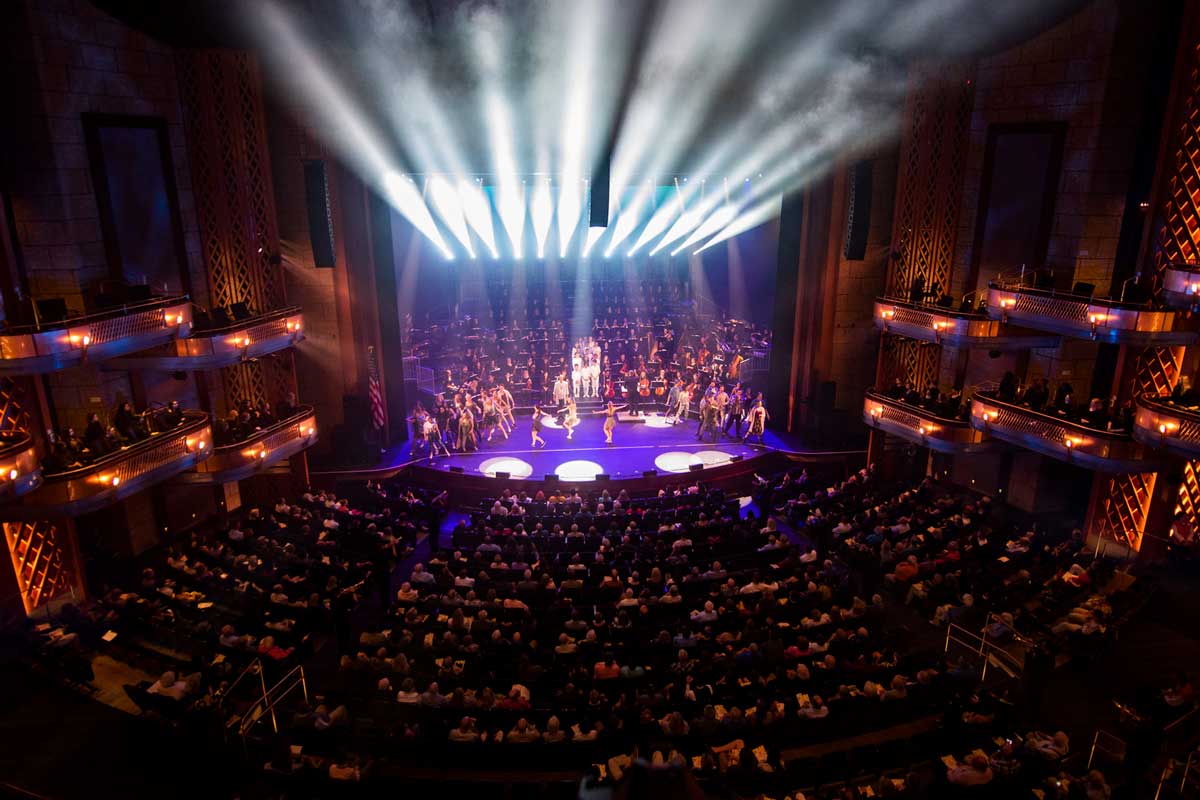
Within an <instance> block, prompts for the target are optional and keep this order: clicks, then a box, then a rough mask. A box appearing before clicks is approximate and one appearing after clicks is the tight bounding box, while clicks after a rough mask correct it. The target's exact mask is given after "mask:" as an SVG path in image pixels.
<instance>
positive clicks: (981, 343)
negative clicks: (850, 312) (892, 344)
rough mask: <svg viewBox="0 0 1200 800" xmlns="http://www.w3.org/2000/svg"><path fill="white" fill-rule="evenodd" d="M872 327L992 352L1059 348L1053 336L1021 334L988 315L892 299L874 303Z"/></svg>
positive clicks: (910, 337)
mask: <svg viewBox="0 0 1200 800" xmlns="http://www.w3.org/2000/svg"><path fill="white" fill-rule="evenodd" d="M875 327H876V328H879V329H880V330H883V331H887V332H888V333H894V334H898V335H900V336H906V337H908V338H909V339H920V340H921V341H925V342H936V343H938V344H946V345H950V346H952V347H987V348H990V349H994V350H1005V349H1020V350H1023V349H1026V348H1030V347H1058V345H1059V337H1058V336H1055V335H1054V334H1049V333H1041V332H1038V331H1030V330H1024V329H1021V328H1016V327H1012V326H1008V325H1004V324H1003V323H1001V321H1000V320H999V319H993V318H991V317H989V316H988V315H987V314H977V313H967V312H963V311H955V310H953V309H949V308H942V307H941V306H934V305H927V304H924V303H910V302H908V301H906V300H900V299H897V298H892V297H880V298H877V299H876V300H875Z"/></svg>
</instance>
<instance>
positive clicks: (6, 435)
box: [0, 431, 33, 459]
mask: <svg viewBox="0 0 1200 800" xmlns="http://www.w3.org/2000/svg"><path fill="white" fill-rule="evenodd" d="M32 446H33V437H32V436H30V435H29V434H28V433H26V432H25V431H0V459H2V458H6V457H8V456H11V455H15V454H17V453H20V452H22V451H25V450H28V449H29V448H30V447H32Z"/></svg>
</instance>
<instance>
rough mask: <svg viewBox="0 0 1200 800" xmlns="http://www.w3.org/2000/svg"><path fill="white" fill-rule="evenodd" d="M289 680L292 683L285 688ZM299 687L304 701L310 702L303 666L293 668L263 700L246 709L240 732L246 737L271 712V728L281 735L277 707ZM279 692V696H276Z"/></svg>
mask: <svg viewBox="0 0 1200 800" xmlns="http://www.w3.org/2000/svg"><path fill="white" fill-rule="evenodd" d="M294 675H298V677H296V678H293V677H292V676H294ZM289 680H291V681H292V682H291V683H290V684H288V685H287V686H284V685H283V684H284V683H285V682H286V681H289ZM297 686H299V687H300V688H301V689H302V690H303V692H304V701H305V702H308V682H307V680H305V677H304V666H303V665H298V666H295V667H293V668H292V669H291V670H290V671H289V672H288V673H287V674H285V675H284V676H283V677H282V678H280V679H279V682H278V683H276V684H275V685H274V686H272V687H271V688H270V689H267V690H266V692H264V693H263V696H262V697H261V698H259V699H258V700H256V701H254V704H253V705H252V706H250V708H248V709H246V712H245V713H244V714H242V718H241V720H240V721H239V723H238V732H239V733H240V734H242V735H243V736H244V735H245V734H246V731H248V730H250V728H252V727H254V723H256V722H258V721H259V720H260V719H262V718H263V716H264V715H265V714H267V713H268V712H270V714H271V727H272V728H273V729H274V731H275V733H279V721H278V720H277V719H276V717H275V706H277V705H278V704H279V703H280V702H282V701H283V699H284V698H285V697H287V696H288V695H289V694H291V692H292V691H293V690H294V689H295V688H296V687H297ZM281 687H282V688H281ZM277 690H278V696H276V691H277ZM260 706H261V708H260Z"/></svg>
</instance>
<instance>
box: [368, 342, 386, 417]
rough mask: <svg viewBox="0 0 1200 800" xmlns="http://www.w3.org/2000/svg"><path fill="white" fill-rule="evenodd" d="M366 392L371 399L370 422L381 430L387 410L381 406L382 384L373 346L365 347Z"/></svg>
mask: <svg viewBox="0 0 1200 800" xmlns="http://www.w3.org/2000/svg"><path fill="white" fill-rule="evenodd" d="M367 394H368V395H369V396H370V399H371V424H372V425H374V426H375V430H377V431H381V430H383V426H384V425H386V424H387V412H386V411H385V410H384V407H383V385H382V384H381V383H380V381H379V363H378V362H377V361H376V360H375V348H374V347H368V348H367Z"/></svg>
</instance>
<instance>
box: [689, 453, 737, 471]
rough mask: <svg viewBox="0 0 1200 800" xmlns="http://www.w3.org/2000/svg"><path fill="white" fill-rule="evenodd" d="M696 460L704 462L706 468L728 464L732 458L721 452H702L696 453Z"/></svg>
mask: <svg viewBox="0 0 1200 800" xmlns="http://www.w3.org/2000/svg"><path fill="white" fill-rule="evenodd" d="M696 458H698V459H700V460H701V461H703V462H704V466H706V467H719V466H721V465H722V464H728V463H729V459H730V458H731V456H730V455H729V453H725V452H722V451H720V450H701V451H700V452H699V453H696Z"/></svg>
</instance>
